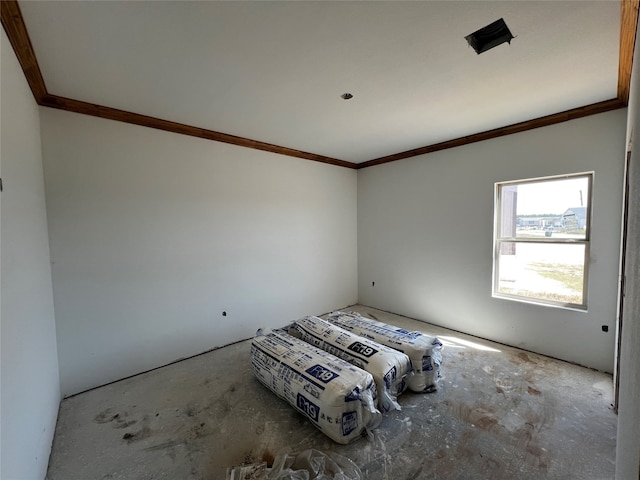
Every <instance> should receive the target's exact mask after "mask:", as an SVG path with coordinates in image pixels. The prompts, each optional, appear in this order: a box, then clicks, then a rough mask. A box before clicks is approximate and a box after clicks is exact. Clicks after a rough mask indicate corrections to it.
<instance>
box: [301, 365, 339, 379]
mask: <svg viewBox="0 0 640 480" xmlns="http://www.w3.org/2000/svg"><path fill="white" fill-rule="evenodd" d="M305 371H306V372H307V373H308V374H309V375H311V376H312V377H314V378H317V379H318V380H320V381H321V382H322V383H329V382H330V381H331V380H333V379H334V378H336V377H338V374H337V373H335V372H332V371H331V370H329V369H328V368H327V367H323V366H322V365H314V366H312V367H311V368H308V369H307V370H305Z"/></svg>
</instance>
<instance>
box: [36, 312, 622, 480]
mask: <svg viewBox="0 0 640 480" xmlns="http://www.w3.org/2000/svg"><path fill="white" fill-rule="evenodd" d="M350 309H351V310H356V311H358V312H360V313H362V314H363V315H364V316H366V317H370V318H376V319H378V320H380V321H384V322H387V323H392V324H395V325H398V326H402V327H404V328H406V329H409V330H420V331H422V332H425V333H428V334H431V335H438V336H439V337H440V338H441V339H442V340H443V341H444V342H443V343H445V349H444V351H443V357H444V363H443V366H442V368H443V378H442V379H441V382H440V389H439V390H438V391H437V392H435V393H431V394H413V393H405V394H403V395H402V396H400V398H399V403H400V404H401V405H402V411H397V412H392V413H390V414H387V415H386V416H385V418H384V420H383V422H382V424H381V425H380V427H379V428H378V429H377V430H376V431H375V432H374V438H373V439H372V440H370V439H368V438H361V439H359V440H357V441H356V442H355V443H352V444H350V445H346V446H343V445H338V444H336V443H333V442H332V441H331V440H329V439H328V438H327V437H325V436H324V435H323V434H322V433H320V432H319V431H318V430H316V429H315V428H314V427H313V426H312V425H311V424H310V423H309V422H308V421H307V420H306V419H305V418H304V417H302V415H300V414H298V413H297V412H296V411H295V410H294V409H293V408H291V407H290V406H289V405H288V404H286V403H285V402H284V401H282V400H280V399H278V398H277V397H276V396H275V395H273V394H272V393H271V392H269V391H268V390H267V389H266V388H265V387H263V386H262V385H261V384H260V383H258V381H257V380H256V379H255V378H254V377H253V374H252V371H251V367H250V361H249V351H250V342H249V341H245V342H240V343H237V344H234V345H231V346H228V347H225V348H222V349H219V350H215V351H213V352H210V353H207V354H203V355H200V356H197V357H194V358H191V359H188V360H184V361H181V362H179V363H175V364H173V365H169V366H167V367H163V368H160V369H157V370H154V371H152V372H148V373H145V374H142V375H138V376H136V377H132V378H129V379H126V380H122V381H120V382H116V383H113V384H111V385H107V386H104V387H101V388H98V389H95V390H92V391H89V392H86V393H83V394H81V395H77V396H75V397H72V398H68V399H66V400H64V401H63V402H62V405H61V407H60V416H59V420H58V425H57V428H56V434H55V440H54V444H53V451H52V454H51V460H50V463H49V471H48V476H47V478H48V479H49V480H91V479H96V480H106V479H131V480H152V479H153V480H156V479H171V480H179V479H180V480H186V479H203V480H205V479H206V480H224V479H225V476H226V469H227V467H228V466H232V465H239V464H242V463H245V462H246V463H253V462H258V461H261V460H263V459H264V460H267V461H269V460H272V459H273V457H274V456H275V455H277V454H279V453H287V452H288V453H296V452H300V451H302V450H305V449H308V448H315V449H318V450H322V451H334V452H337V453H340V454H341V455H343V456H346V457H348V458H350V459H352V460H353V461H354V462H356V464H357V465H358V466H359V467H360V468H361V470H362V472H363V474H364V477H365V479H367V480H383V479H389V480H417V479H433V478H438V479H465V480H469V479H536V480H540V479H580V480H599V479H612V478H613V474H614V460H615V437H616V415H615V414H614V412H613V411H612V410H611V407H610V404H611V401H612V398H611V396H612V387H611V384H612V378H611V375H607V374H604V373H600V372H595V371H592V370H589V369H585V368H581V367H578V366H576V365H572V364H568V363H565V362H561V361H557V360H553V359H550V358H547V357H544V356H541V355H537V354H533V353H529V352H525V351H522V350H517V349H515V348H510V347H506V346H504V345H499V344H495V343H491V342H488V341H484V340H479V339H477V338H475V337H470V336H466V335H462V334H459V333H456V332H452V331H449V330H446V329H443V328H439V327H434V326H431V325H428V324H424V323H421V322H417V321H414V320H410V319H407V318H405V317H401V316H398V315H393V314H390V313H385V312H381V311H379V310H375V309H372V308H368V307H362V306H359V305H356V306H354V307H350Z"/></svg>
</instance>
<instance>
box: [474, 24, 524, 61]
mask: <svg viewBox="0 0 640 480" xmlns="http://www.w3.org/2000/svg"><path fill="white" fill-rule="evenodd" d="M464 38H465V39H466V40H467V42H469V45H471V47H472V48H473V49H474V50H475V51H476V53H477V54H478V55H480V54H481V53H482V52H486V51H487V50H490V49H492V48H493V47H497V46H498V45H500V44H502V43H504V42H507V43H509V44H511V39H512V38H515V37H514V36H513V35H512V34H511V31H510V30H509V27H507V24H506V23H504V20H503V19H502V18H501V19H500V20H496V21H495V22H493V23H490V24H489V25H487V26H486V27H483V28H481V29H480V30H476V31H475V32H473V33H472V34H470V35H467V36H466V37H464Z"/></svg>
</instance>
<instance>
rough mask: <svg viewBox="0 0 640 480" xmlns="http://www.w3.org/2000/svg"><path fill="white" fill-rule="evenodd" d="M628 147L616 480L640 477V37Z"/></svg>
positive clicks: (636, 54)
mask: <svg viewBox="0 0 640 480" xmlns="http://www.w3.org/2000/svg"><path fill="white" fill-rule="evenodd" d="M634 60H635V61H634V66H633V73H632V76H631V97H630V99H629V117H628V122H627V144H628V142H629V140H631V139H633V149H632V155H631V167H630V168H629V197H628V198H629V211H628V214H629V224H628V232H627V254H626V272H625V273H626V279H627V284H626V294H625V301H624V311H623V324H622V331H621V335H622V345H621V349H620V355H621V358H620V390H619V392H618V393H619V406H618V437H617V448H616V479H618V480H626V479H637V478H640V432H638V425H640V244H639V240H638V239H640V108H639V105H640V38H639V37H636V46H635V53H634Z"/></svg>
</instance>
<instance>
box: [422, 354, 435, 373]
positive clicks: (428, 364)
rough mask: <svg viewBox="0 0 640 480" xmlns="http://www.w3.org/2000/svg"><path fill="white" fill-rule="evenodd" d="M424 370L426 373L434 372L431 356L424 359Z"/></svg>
mask: <svg viewBox="0 0 640 480" xmlns="http://www.w3.org/2000/svg"><path fill="white" fill-rule="evenodd" d="M422 370H423V371H424V372H429V371H431V370H433V365H432V364H431V355H425V356H424V357H422Z"/></svg>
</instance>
